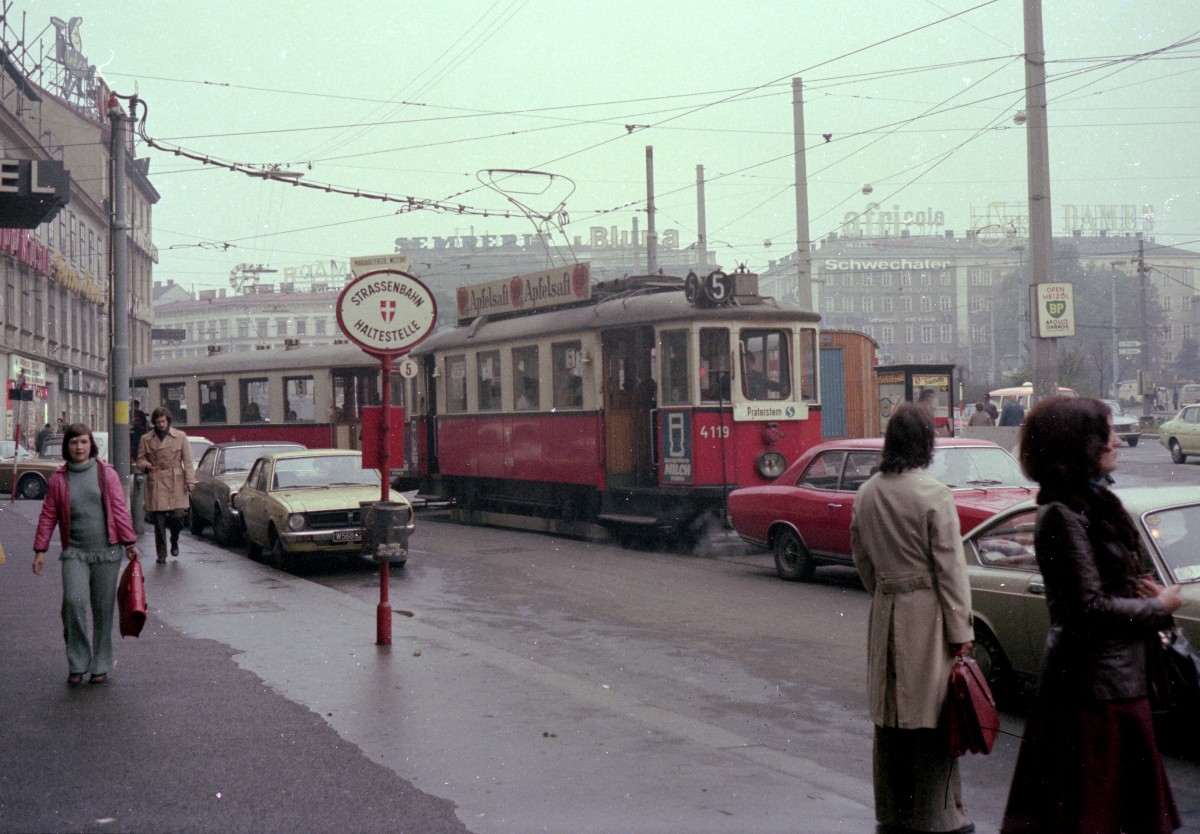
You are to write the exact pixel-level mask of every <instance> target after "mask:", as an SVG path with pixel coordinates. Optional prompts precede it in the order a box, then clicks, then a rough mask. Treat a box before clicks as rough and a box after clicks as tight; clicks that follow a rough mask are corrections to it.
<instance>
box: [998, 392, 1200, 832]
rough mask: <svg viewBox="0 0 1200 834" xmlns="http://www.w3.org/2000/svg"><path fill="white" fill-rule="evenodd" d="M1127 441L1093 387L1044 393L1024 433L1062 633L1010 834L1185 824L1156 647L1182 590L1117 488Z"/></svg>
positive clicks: (1055, 620) (1028, 747) (1053, 617)
mask: <svg viewBox="0 0 1200 834" xmlns="http://www.w3.org/2000/svg"><path fill="white" fill-rule="evenodd" d="M1119 445H1120V441H1119V440H1118V439H1117V437H1116V435H1114V434H1113V432H1112V419H1111V416H1110V415H1109V411H1108V407H1107V406H1106V405H1104V403H1102V402H1101V401H1100V400H1096V399H1092V398H1090V397H1049V398H1047V399H1045V400H1042V401H1041V402H1039V403H1038V404H1037V405H1036V406H1034V407H1033V408H1032V409H1031V410H1030V412H1029V414H1028V416H1027V417H1026V418H1025V425H1024V427H1023V428H1022V431H1021V454H1020V456H1021V467H1022V468H1023V469H1024V470H1025V473H1026V474H1027V475H1029V477H1031V478H1033V479H1034V480H1035V481H1037V482H1038V483H1039V484H1040V485H1041V490H1040V491H1039V493H1038V499H1037V500H1038V505H1039V507H1038V517H1037V529H1036V532H1035V534H1034V535H1035V547H1036V549H1037V560H1038V566H1039V567H1040V569H1041V572H1042V578H1043V579H1044V580H1045V585H1046V604H1047V605H1048V606H1049V608H1050V630H1049V633H1048V634H1047V636H1046V647H1045V653H1044V655H1043V658H1042V672H1041V677H1040V679H1039V682H1038V697H1037V702H1036V703H1035V704H1034V706H1033V707H1032V708H1031V710H1030V714H1029V719H1028V722H1027V723H1026V727H1025V740H1024V741H1023V742H1022V744H1021V752H1020V755H1019V757H1018V759H1017V768H1016V773H1015V775H1014V777H1013V785H1012V790H1011V792H1010V793H1009V797H1008V808H1007V810H1006V812H1005V815H1004V824H1003V826H1002V827H1001V829H1000V830H1001V832H1003V834H1016V832H1044V833H1045V834H1067V833H1068V832H1080V834H1083V833H1084V832H1086V834H1110V832H1111V834H1119V832H1135V831H1136V832H1163V834H1167V832H1170V831H1173V830H1175V829H1176V828H1178V827H1179V826H1180V825H1181V822H1180V819H1179V813H1178V811H1177V810H1176V807H1175V801H1174V798H1173V797H1172V795H1171V786H1170V785H1169V784H1168V782H1167V775H1166V772H1165V771H1164V770H1163V766H1162V759H1161V757H1160V756H1159V753H1158V747H1157V745H1156V744H1155V741H1154V727H1153V724H1152V721H1151V715H1150V705H1149V701H1148V700H1147V683H1146V649H1147V646H1148V645H1149V642H1150V641H1151V640H1154V639H1157V632H1158V631H1159V630H1160V629H1163V628H1167V627H1169V626H1170V625H1171V612H1172V611H1174V610H1175V609H1177V608H1178V607H1179V606H1180V605H1182V604H1183V600H1182V597H1181V596H1180V592H1179V586H1178V585H1172V586H1170V587H1168V588H1164V587H1162V586H1160V585H1159V584H1157V583H1156V582H1155V581H1154V580H1153V579H1150V578H1149V577H1148V576H1147V575H1146V572H1147V570H1148V569H1149V567H1150V565H1149V562H1148V559H1147V556H1146V554H1145V552H1144V551H1143V549H1142V548H1143V545H1142V544H1141V540H1140V538H1139V537H1138V532H1137V529H1136V527H1135V526H1134V522H1133V520H1132V519H1131V518H1130V517H1129V514H1128V513H1127V512H1126V511H1125V508H1124V507H1123V506H1122V504H1121V501H1120V499H1118V498H1117V496H1116V495H1114V494H1113V493H1112V492H1111V491H1110V490H1109V488H1108V485H1109V484H1110V483H1111V478H1110V477H1109V474H1110V473H1111V472H1112V471H1113V470H1114V469H1116V467H1117V447H1118V446H1119Z"/></svg>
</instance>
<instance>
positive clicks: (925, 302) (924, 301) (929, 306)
mask: <svg viewBox="0 0 1200 834" xmlns="http://www.w3.org/2000/svg"><path fill="white" fill-rule="evenodd" d="M932 310H933V299H932V298H930V297H929V296H927V295H923V296H921V312H922V313H928V312H931V311H932Z"/></svg>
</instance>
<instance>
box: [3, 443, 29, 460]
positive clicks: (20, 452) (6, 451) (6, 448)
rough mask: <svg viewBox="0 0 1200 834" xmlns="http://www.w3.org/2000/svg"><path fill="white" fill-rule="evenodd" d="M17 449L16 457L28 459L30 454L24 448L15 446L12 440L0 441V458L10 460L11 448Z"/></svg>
mask: <svg viewBox="0 0 1200 834" xmlns="http://www.w3.org/2000/svg"><path fill="white" fill-rule="evenodd" d="M14 447H15V448H16V449H17V457H21V458H27V457H30V452H29V450H28V449H26V448H25V447H24V446H17V444H16V443H15V442H14V441H12V440H0V458H11V457H12V456H13V448H14Z"/></svg>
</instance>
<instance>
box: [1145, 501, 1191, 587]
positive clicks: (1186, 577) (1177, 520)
mask: <svg viewBox="0 0 1200 834" xmlns="http://www.w3.org/2000/svg"><path fill="white" fill-rule="evenodd" d="M1142 524H1144V525H1145V526H1146V532H1147V533H1149V534H1150V539H1151V541H1153V542H1154V545H1155V547H1157V548H1158V552H1159V553H1160V554H1161V555H1162V560H1163V563H1164V564H1166V566H1167V570H1168V571H1170V572H1171V576H1170V577H1169V581H1173V582H1198V581H1200V550H1197V549H1196V545H1195V541H1196V536H1197V535H1200V505H1192V506H1189V507H1171V508H1169V509H1165V510H1155V511H1154V512H1150V513H1146V514H1145V515H1143V516H1142Z"/></svg>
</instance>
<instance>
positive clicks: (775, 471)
mask: <svg viewBox="0 0 1200 834" xmlns="http://www.w3.org/2000/svg"><path fill="white" fill-rule="evenodd" d="M754 466H755V468H756V469H757V470H758V474H759V475H762V476H763V477H764V478H767V479H769V480H774V479H775V478H778V477H779V476H780V475H782V474H783V470H785V469H787V458H785V457H784V456H783V453H782V452H777V451H775V450H774V449H768V450H767V451H765V452H761V453H760V454H759V456H758V459H757V460H756V461H754Z"/></svg>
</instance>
